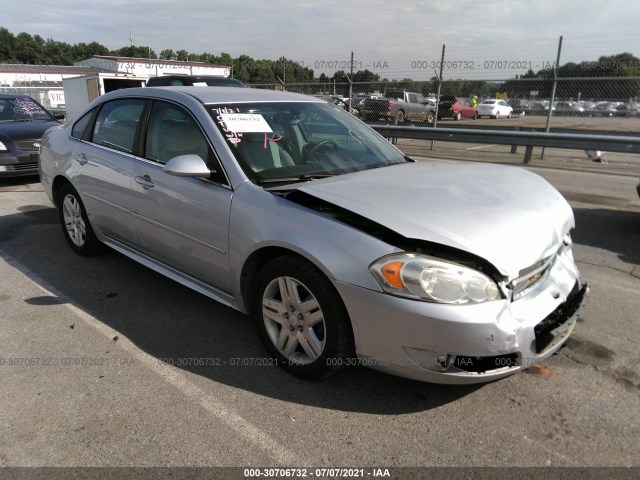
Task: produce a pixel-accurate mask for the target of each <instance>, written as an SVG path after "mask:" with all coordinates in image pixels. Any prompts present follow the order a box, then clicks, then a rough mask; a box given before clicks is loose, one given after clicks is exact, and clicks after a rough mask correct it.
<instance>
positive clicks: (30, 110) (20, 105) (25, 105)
mask: <svg viewBox="0 0 640 480" xmlns="http://www.w3.org/2000/svg"><path fill="white" fill-rule="evenodd" d="M14 101H15V103H16V108H15V109H14V111H15V112H16V113H23V114H26V115H46V114H47V112H45V111H44V110H43V109H42V107H40V105H38V104H37V103H36V102H34V101H33V100H31V99H30V98H16V99H15V100H14ZM269 131H271V130H269Z"/></svg>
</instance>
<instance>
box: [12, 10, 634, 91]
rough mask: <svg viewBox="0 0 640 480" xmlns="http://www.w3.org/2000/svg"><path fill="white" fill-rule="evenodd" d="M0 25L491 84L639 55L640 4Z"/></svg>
mask: <svg viewBox="0 0 640 480" xmlns="http://www.w3.org/2000/svg"><path fill="white" fill-rule="evenodd" d="M0 11H1V12H2V15H1V16H0V26H1V27H5V28H7V29H8V30H9V31H10V32H12V33H13V34H18V33H20V32H23V31H24V32H27V33H30V34H32V35H36V34H38V35H40V36H41V37H43V38H45V39H46V38H51V39H54V40H57V41H63V42H68V43H71V44H73V43H80V42H85V43H90V42H92V41H96V42H99V43H102V44H103V45H105V46H106V47H108V48H109V49H117V48H120V47H123V46H126V45H129V41H130V40H129V37H130V34H131V35H132V36H133V37H134V40H133V43H134V45H144V46H150V47H151V48H152V49H153V50H154V51H155V52H156V54H159V53H160V51H162V50H164V49H172V50H174V51H177V50H187V51H188V52H193V53H204V52H208V53H213V54H216V55H218V54H220V53H221V52H227V53H229V54H231V55H232V56H233V57H237V56H239V55H241V54H245V55H249V56H250V57H253V58H254V59H267V60H277V59H278V58H280V57H282V56H284V57H286V58H287V59H290V60H292V61H296V62H298V63H300V64H302V65H304V66H306V67H309V68H311V69H313V70H314V72H315V73H316V75H319V74H320V73H326V74H328V75H331V74H333V72H334V71H335V70H346V71H348V70H349V66H350V65H349V60H350V55H351V52H352V51H353V53H354V68H355V70H360V69H362V70H364V69H369V70H371V71H373V72H375V73H377V74H379V75H380V76H381V78H389V79H391V78H398V79H401V78H413V79H415V80H421V79H428V78H430V77H432V76H433V75H434V73H435V72H436V70H437V69H438V68H439V64H438V62H439V60H440V57H441V53H442V46H443V44H444V45H445V46H446V47H445V70H444V75H443V77H444V78H445V79H447V78H448V79H454V78H477V79H486V80H488V79H494V78H495V79H500V78H508V77H512V76H513V75H514V74H517V73H525V72H526V71H527V69H528V68H531V69H533V70H534V71H538V70H540V69H541V68H544V67H546V66H549V65H550V64H552V63H553V62H554V61H555V59H556V55H557V49H558V41H559V38H560V36H561V35H562V36H563V43H562V52H561V57H560V64H564V63H567V62H570V61H571V62H580V61H583V60H597V59H598V57H600V56H602V55H611V54H616V53H622V52H630V53H632V54H634V55H635V56H636V57H640V28H638V20H639V19H640V2H635V1H629V0H606V1H605V0H519V1H515V0H511V1H509V0H500V1H497V0H476V1H470V0H414V1H412V2H404V1H401V0H400V1H396V2H392V1H390V0H367V1H362V0H351V1H346V0H298V1H293V0H269V1H262V0H254V1H248V0H182V1H180V0H135V1H124V0H100V1H97V0H57V1H56V2H48V1H42V0H40V1H36V0H20V1H16V0H0Z"/></svg>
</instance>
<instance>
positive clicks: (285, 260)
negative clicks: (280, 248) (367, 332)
mask: <svg viewBox="0 0 640 480" xmlns="http://www.w3.org/2000/svg"><path fill="white" fill-rule="evenodd" d="M252 300H253V301H252V303H253V305H252V315H253V317H254V320H255V322H256V327H257V329H258V334H259V336H260V339H261V340H262V343H263V344H264V346H265V348H266V349H267V351H268V352H269V354H270V355H271V356H272V357H273V358H274V359H276V360H277V362H278V365H279V366H281V367H282V368H284V369H285V370H287V371H288V372H290V373H292V374H293V375H295V376H297V377H300V378H305V379H319V378H323V377H327V376H329V375H331V374H333V373H335V372H336V371H337V370H339V369H340V368H341V367H342V366H343V365H345V364H346V363H347V359H348V358H352V357H353V355H354V348H353V334H352V331H351V323H350V321H349V316H348V314H347V310H346V308H345V307H344V304H343V302H342V299H341V298H340V295H339V294H338V292H337V291H336V290H335V288H334V287H333V285H332V284H331V282H330V281H329V280H328V279H327V277H326V276H325V275H324V274H323V273H322V272H321V271H320V270H318V269H317V268H316V267H315V266H313V265H311V264H310V263H309V262H307V261H305V260H303V259H301V258H299V257H296V256H289V255H287V256H283V257H279V258H276V259H274V260H272V261H270V262H269V263H267V264H266V265H265V266H264V267H263V268H262V270H260V272H259V273H258V275H257V276H256V279H255V282H254V288H253V299H252ZM305 317H306V318H305Z"/></svg>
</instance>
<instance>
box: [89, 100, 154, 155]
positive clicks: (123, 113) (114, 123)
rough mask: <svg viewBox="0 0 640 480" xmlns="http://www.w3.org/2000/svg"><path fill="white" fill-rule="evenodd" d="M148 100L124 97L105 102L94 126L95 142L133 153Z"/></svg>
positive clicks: (93, 138)
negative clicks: (137, 132)
mask: <svg viewBox="0 0 640 480" xmlns="http://www.w3.org/2000/svg"><path fill="white" fill-rule="evenodd" d="M145 103H146V100H143V99H138V98H135V99H133V98H132V99H123V100H113V101H111V102H108V103H105V104H104V105H103V107H102V109H101V110H100V113H98V117H97V118H96V124H95V126H94V127H93V137H92V141H93V143H97V144H98V145H104V146H105V147H109V148H113V149H115V150H119V151H121V152H126V153H133V146H134V141H135V138H136V131H137V129H138V125H139V124H140V116H141V114H142V111H143V110H144V106H145Z"/></svg>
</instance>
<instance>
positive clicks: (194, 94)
mask: <svg viewBox="0 0 640 480" xmlns="http://www.w3.org/2000/svg"><path fill="white" fill-rule="evenodd" d="M40 175H41V181H42V184H43V186H44V189H45V191H46V193H47V195H48V196H49V198H50V199H51V201H52V202H53V203H54V205H55V206H56V207H57V209H58V210H59V215H60V221H61V224H62V230H63V232H64V236H65V238H66V240H67V241H68V243H69V245H70V247H71V248H72V249H73V250H74V251H76V252H77V253H79V254H82V255H91V254H95V253H98V252H99V251H100V250H101V248H102V247H103V246H104V245H108V246H109V247H111V248H113V249H115V250H117V251H118V252H121V253H122V254H124V255H127V256H129V257H130V258H132V259H134V260H136V261H138V262H140V263H142V264H143V265H145V266H147V267H149V268H152V269H154V270H156V271H157V272H160V273H162V274H164V275H166V276H168V277H170V278H172V279H174V280H176V281H178V282H180V283H182V284H184V285H187V286H189V287H191V288H193V289H194V290H196V291H198V292H200V293H202V294H204V295H207V296H209V297H211V298H213V299H215V300H218V301H220V302H222V303H224V304H226V305H228V306H230V307H232V308H234V309H236V310H239V311H240V312H243V313H247V314H250V315H251V316H253V317H254V319H255V322H256V326H257V329H258V333H259V335H260V338H261V339H262V341H263V343H264V345H265V347H266V349H267V350H268V352H269V353H270V355H271V356H272V357H273V358H274V359H275V360H276V362H277V363H278V364H279V365H281V366H282V367H284V368H285V369H287V370H288V371H290V372H291V373H293V374H296V375H298V376H301V377H304V378H319V377H323V376H326V375H328V374H330V373H332V372H334V371H336V370H338V369H339V368H340V367H343V366H345V365H355V364H358V365H366V366H369V367H371V368H375V369H378V370H382V371H386V372H390V373H393V374H396V375H400V376H404V377H408V378H413V379H418V380H423V381H429V382H439V383H452V384H462V383H478V382H484V381H489V380H494V379H498V378H501V377H505V376H507V375H510V374H513V373H515V372H517V371H519V370H521V369H523V368H526V367H528V366H531V365H532V364H533V363H535V362H537V361H538V360H540V359H541V358H544V357H547V356H549V355H551V354H552V353H554V352H555V351H557V350H558V348H560V346H561V345H562V344H563V342H564V341H565V340H566V339H567V338H568V336H569V334H570V332H571V330H572V329H573V327H574V324H575V313H576V311H577V309H578V307H579V305H580V303H581V301H582V299H583V297H584V295H585V292H586V286H581V285H580V282H579V275H578V269H577V268H576V264H575V262H574V260H573V257H572V252H571V237H570V231H571V229H572V228H573V227H574V218H573V213H572V211H571V208H570V207H569V205H568V204H567V202H566V201H565V200H564V198H563V197H562V196H561V195H560V194H559V193H558V192H557V191H556V190H555V189H554V188H553V187H552V186H551V185H549V184H548V183H547V182H546V181H545V180H543V179H542V178H541V177H539V176H537V175H535V174H533V173H531V172H528V171H526V170H523V169H520V168H516V167H505V166H497V165H488V164H450V163H446V164H445V163H435V162H433V163H432V162H415V161H414V160H412V159H411V158H408V157H406V156H404V155H403V154H402V153H401V152H400V151H399V150H397V149H396V148H395V147H394V146H393V145H391V144H390V143H389V142H388V141H386V140H385V139H384V138H383V137H381V136H379V135H378V134H377V133H375V132H374V131H373V130H372V129H370V128H369V127H368V126H366V125H365V124H364V123H362V122H360V121H359V120H357V119H355V118H354V117H353V116H352V115H349V114H348V113H347V112H345V111H344V110H343V109H341V108H339V107H336V106H334V105H332V104H329V103H327V102H325V101H323V100H321V99H316V98H313V97H308V96H303V95H297V94H290V93H282V92H272V91H264V90H256V89H229V88H216V87H212V88H198V87H178V88H144V89H126V90H119V91H116V92H111V93H109V94H107V95H104V96H102V97H100V98H98V99H97V100H96V101H94V103H93V104H91V105H90V106H89V108H88V109H87V111H86V112H85V113H84V114H83V115H81V116H79V117H78V118H77V120H75V121H74V122H71V123H69V124H67V125H65V126H63V127H56V128H53V129H51V130H49V131H48V132H47V134H46V135H45V137H44V138H43V145H42V153H41V160H40Z"/></svg>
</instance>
